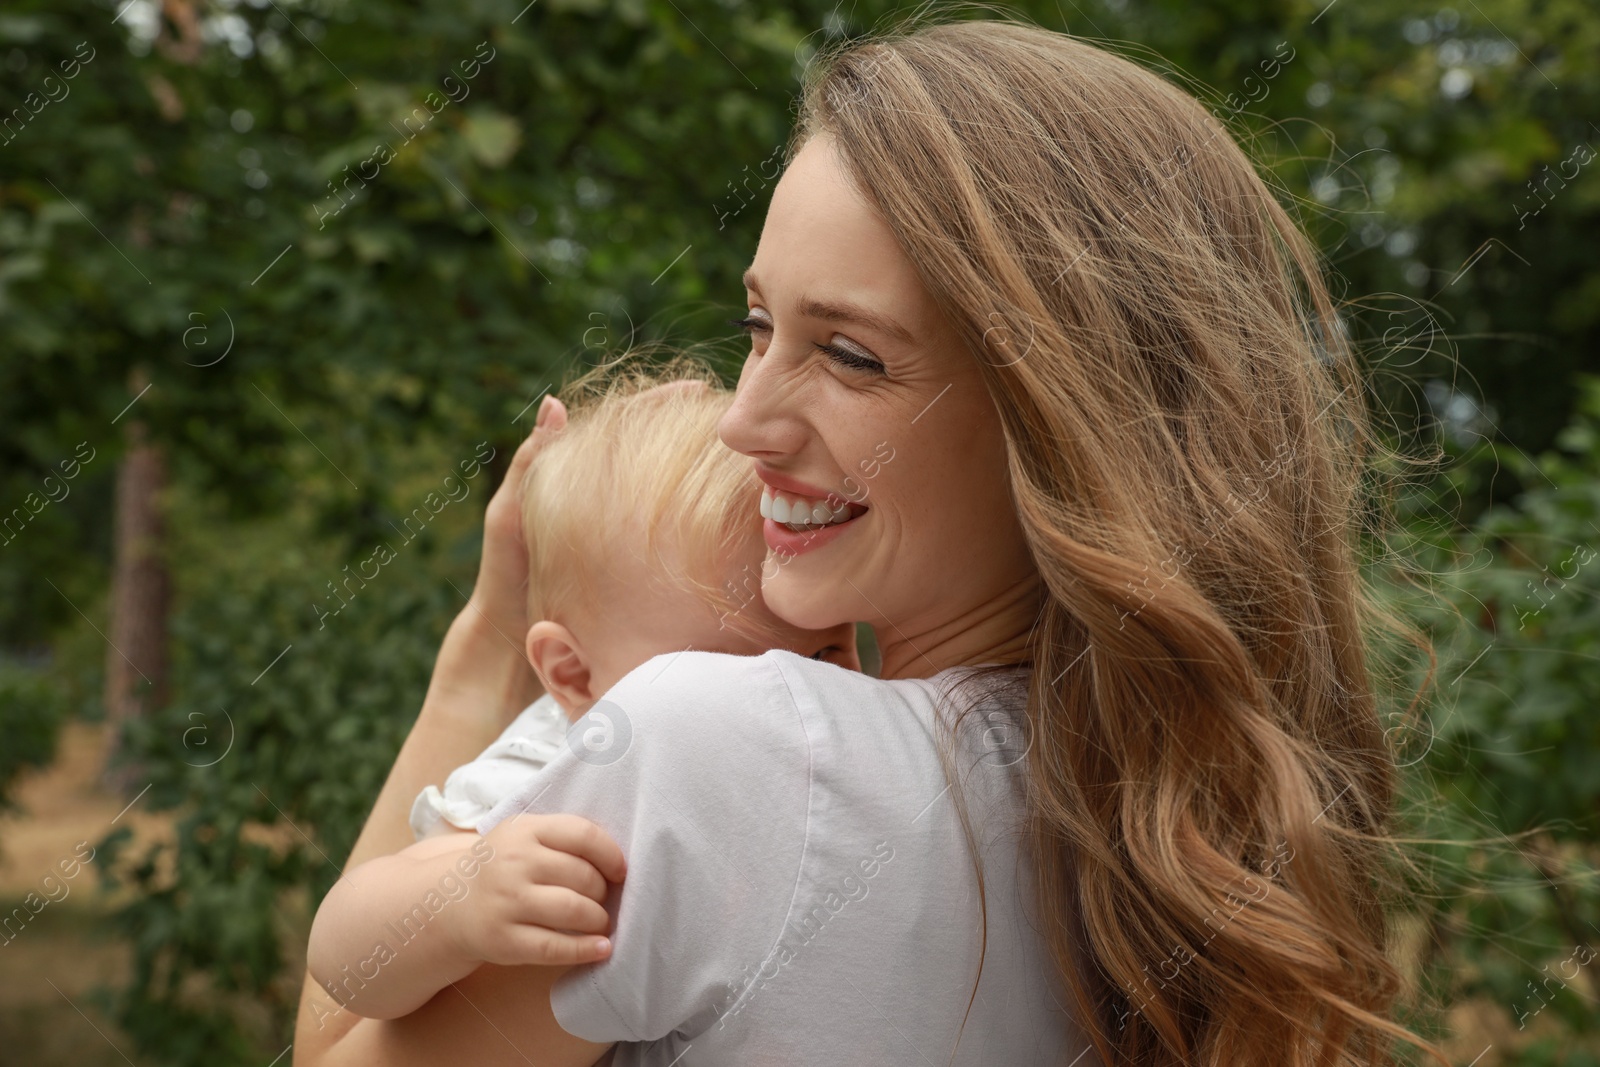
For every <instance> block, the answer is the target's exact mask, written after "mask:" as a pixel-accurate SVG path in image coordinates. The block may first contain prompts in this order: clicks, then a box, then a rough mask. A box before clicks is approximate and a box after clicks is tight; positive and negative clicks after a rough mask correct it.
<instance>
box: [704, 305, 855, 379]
mask: <svg viewBox="0 0 1600 1067" xmlns="http://www.w3.org/2000/svg"><path fill="white" fill-rule="evenodd" d="M728 324H729V325H730V326H737V327H739V329H741V330H743V331H744V332H745V333H747V334H749V335H750V336H751V337H754V336H756V335H757V334H768V333H771V332H772V324H771V323H770V322H768V321H767V320H766V319H758V318H756V317H754V316H753V315H752V316H746V317H745V318H742V319H729V320H728ZM812 343H813V344H814V345H815V347H816V349H817V351H818V352H821V353H822V354H823V355H825V356H827V357H828V358H829V359H830V360H832V361H833V362H834V363H837V364H838V365H839V366H841V367H849V368H850V369H851V370H859V371H872V372H874V373H877V374H882V373H883V364H882V363H879V362H878V361H877V360H875V359H873V358H872V357H871V356H868V355H865V354H864V353H861V352H857V351H855V350H854V349H853V348H846V347H844V346H843V345H836V344H822V343H821V342H812Z"/></svg>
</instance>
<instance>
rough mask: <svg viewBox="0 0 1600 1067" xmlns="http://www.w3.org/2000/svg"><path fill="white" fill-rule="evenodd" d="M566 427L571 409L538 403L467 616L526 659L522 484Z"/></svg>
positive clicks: (489, 531)
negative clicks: (546, 446)
mask: <svg viewBox="0 0 1600 1067" xmlns="http://www.w3.org/2000/svg"><path fill="white" fill-rule="evenodd" d="M566 424H567V409H566V407H565V406H564V405H563V404H562V403H561V401H559V400H557V399H556V398H555V397H553V396H546V397H545V398H544V399H543V400H542V401H540V403H539V413H538V414H537V415H536V416H534V427H533V432H532V433H530V434H529V435H528V437H527V439H526V440H525V441H523V442H522V444H521V446H520V447H518V449H517V453H516V455H515V456H513V457H512V459H511V467H510V469H509V470H507V471H506V476H505V480H504V481H502V482H501V483H500V488H499V489H497V490H495V494H494V496H493V497H491V498H490V499H489V507H488V510H487V511H486V512H485V513H484V517H483V559H482V560H481V561H480V562H479V564H478V581H477V584H476V585H474V586H473V587H472V596H471V598H470V599H469V600H468V602H467V610H468V611H469V612H473V613H475V614H476V615H477V616H478V617H479V618H480V619H482V621H483V622H485V623H486V624H487V625H488V626H490V627H491V628H492V629H493V630H495V631H496V632H498V633H499V634H500V635H501V636H502V637H504V638H505V639H506V640H508V641H509V642H511V644H512V646H513V647H514V648H516V649H517V650H518V655H521V649H522V642H523V638H524V636H526V634H527V632H528V626H529V622H530V620H529V619H528V547H527V544H526V542H525V541H524V539H523V529H522V483H523V481H524V479H525V477H526V475H527V473H528V466H529V465H530V464H531V463H532V462H533V457H534V456H535V455H536V454H537V453H538V451H539V449H540V448H542V447H543V446H544V443H545V442H546V441H548V440H549V439H550V438H551V437H553V436H554V435H555V434H556V433H558V432H559V431H560V430H561V429H562V427H564V426H566Z"/></svg>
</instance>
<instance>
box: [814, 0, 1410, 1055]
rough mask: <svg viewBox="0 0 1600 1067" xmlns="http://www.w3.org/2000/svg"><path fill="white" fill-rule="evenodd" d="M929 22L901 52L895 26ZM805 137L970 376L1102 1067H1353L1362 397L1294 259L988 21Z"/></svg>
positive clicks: (1361, 679) (1040, 794)
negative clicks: (1024, 562)
mask: <svg viewBox="0 0 1600 1067" xmlns="http://www.w3.org/2000/svg"><path fill="white" fill-rule="evenodd" d="M923 21H925V20H923ZM820 134H825V135H827V136H829V137H830V138H832V139H833V142H834V144H835V145H836V147H837V149H838V151H839V152H840V154H841V156H842V158H843V160H844V164H845V166H846V168H847V170H848V172H849V173H850V174H851V176H852V177H853V179H854V181H855V183H856V185H857V187H858V188H859V189H860V190H861V192H862V193H863V195H864V196H865V197H866V198H867V199H868V201H869V202H870V203H871V204H872V205H873V206H874V207H875V209H876V210H877V211H878V212H879V213H880V214H881V215H882V217H883V218H884V219H885V220H886V221H887V223H888V225H889V226H890V227H891V228H892V230H893V232H894V234H895V235H896V238H897V239H898V241H899V243H900V245H901V247H902V248H903V249H904V251H905V253H906V254H907V255H908V257H909V258H910V259H911V261H912V262H913V263H914V264H915V265H916V268H917V269H918V271H919V273H920V275H921V278H922V280H923V282H924V283H925V284H926V286H927V288H928V289H929V291H930V292H931V293H932V294H933V296H934V297H935V298H936V299H937V300H938V301H939V303H940V304H941V305H942V306H943V307H944V308H945V309H946V311H947V313H948V315H949V317H950V318H951V320H952V321H953V322H955V323H956V324H957V326H958V328H959V329H960V330H961V331H962V334H963V336H964V339H965V341H966V342H967V344H968V346H969V347H970V349H971V351H972V352H973V353H975V358H977V359H979V360H980V362H981V363H982V366H983V370H984V374H985V378H986V381H987V384H988V388H989V390H990V392H991V394H992V396H993V398H994V402H995V406H996V408H997V409H998V411H999V415H1000V418H1001V420H1002V423H1003V425H1004V430H1005V436H1006V441H1007V448H1008V462H1009V473H1010V478H1011V485H1012V490H1013V496H1014V498H1015V502H1016V507H1017V512H1018V515H1019V516H1020V519H1021V522H1022V525H1023V528H1024V530H1025V532H1026V536H1027V538H1028V541H1029V544H1030V546H1031V549H1032V552H1033V556H1034V559H1035V560H1036V562H1037V564H1038V568H1039V572H1040V575H1041V577H1042V580H1043V584H1044V587H1045V593H1046V597H1045V599H1046V603H1045V605H1044V609H1043V614H1042V617H1041V619H1040V622H1039V625H1038V628H1037V630H1036V632H1035V636H1036V644H1035V647H1034V650H1033V667H1034V669H1033V672H1032V682H1031V688H1030V691H1029V694H1028V700H1027V723H1026V725H1027V729H1028V732H1029V734H1030V738H1029V745H1030V747H1029V750H1028V757H1027V766H1028V780H1027V805H1028V819H1029V823H1028V825H1029V838H1030V843H1031V854H1032V859H1033V867H1034V869H1035V876H1036V890H1037V893H1038V896H1039V898H1040V900H1041V901H1042V903H1043V907H1042V909H1041V912H1042V914H1043V915H1044V916H1045V922H1046V924H1047V925H1046V926H1045V928H1044V929H1043V930H1042V933H1043V935H1044V936H1045V938H1046V939H1047V941H1048V943H1049V946H1050V949H1051V951H1052V955H1053V958H1054V959H1055V961H1056V963H1057V965H1058V966H1059V968H1060V970H1061V973H1062V975H1063V977H1064V980H1065V981H1066V982H1067V983H1068V986H1069V988H1070V989H1071V990H1072V991H1073V994H1074V996H1075V999H1076V1003H1077V1006H1078V1009H1079V1013H1080V1015H1081V1016H1082V1018H1083V1020H1084V1021H1085V1023H1086V1024H1087V1026H1088V1028H1089V1029H1090V1032H1091V1033H1092V1034H1093V1036H1094V1040H1095V1042H1096V1045H1097V1048H1098V1050H1099V1052H1100V1054H1101V1057H1102V1059H1103V1060H1104V1061H1105V1062H1106V1063H1108V1064H1134V1065H1138V1067H1165V1065H1168V1064H1174V1065H1175V1064H1207V1065H1212V1064H1214V1065H1219V1067H1220V1065H1226V1067H1248V1065H1258V1064H1259V1065H1271V1067H1283V1065H1311V1064H1319V1065H1320V1064H1382V1063H1388V1062H1391V1060H1392V1056H1393V1052H1392V1050H1393V1048H1394V1045H1395V1042H1396V1040H1397V1039H1398V1040H1401V1041H1412V1042H1416V1043H1421V1042H1419V1041H1418V1040H1417V1039H1415V1038H1413V1037H1412V1035H1410V1033H1409V1032H1408V1031H1407V1030H1406V1029H1405V1028H1404V1027H1402V1026H1400V1025H1399V1024H1397V1023H1396V1022H1395V1021H1394V1018H1393V1016H1394V1011H1395V1003H1396V997H1397V994H1398V991H1399V988H1400V984H1401V983H1400V976H1399V973H1398V971H1397V969H1396V967H1395V966H1394V965H1393V964H1392V962H1391V961H1390V959H1389V957H1388V953H1387V949H1386V934H1385V929H1386V923H1385V916H1384V910H1383V908H1382V907H1381V905H1380V900H1379V895H1378V892H1377V889H1376V885H1377V883H1378V881H1379V880H1380V878H1381V876H1382V875H1383V873H1384V871H1385V870H1387V869H1388V865H1387V862H1386V859H1387V856H1388V851H1387V850H1388V848H1389V847H1390V846H1389V843H1388V838H1387V837H1386V836H1385V835H1386V832H1387V831H1386V825H1387V821H1388V819H1389V817H1390V809H1391V805H1392V802H1393V794H1394V791H1395V785H1396V783H1395V769H1394V763H1393V759H1392V756H1391V754H1390V752H1389V750H1388V748H1387V746H1386V744H1385V738H1384V731H1383V728H1382V725H1381V723H1380V717H1379V713H1378V709H1377V704H1376V701H1375V696H1374V685H1373V682H1372V679H1371V677H1370V669H1369V664H1368V652H1367V650H1366V648H1365V647H1364V646H1365V638H1364V634H1366V632H1367V624H1368V622H1369V621H1371V620H1372V619H1373V618H1375V617H1376V614H1375V612H1376V609H1375V607H1374V605H1373V603H1372V602H1371V601H1370V600H1369V598H1368V596H1367V594H1366V592H1365V589H1364V585H1363V580H1362V577H1361V574H1360V572H1359V570H1358V564H1357V552H1356V544H1355V543H1356V534H1357V516H1358V513H1359V511H1360V502H1361V496H1360V488H1361V486H1360V482H1361V474H1362V471H1363V469H1364V464H1366V463H1367V462H1368V460H1369V457H1370V449H1371V447H1372V442H1373V437H1372V435H1371V433H1370V431H1369V429H1368V423H1367V417H1366V413H1365V410H1364V399H1363V387H1362V384H1361V380H1360V374H1359V371H1358V368H1357V366H1356V363H1355V360H1354V358H1353V355H1352V352H1351V351H1350V347H1349V345H1348V343H1347V338H1346V334H1345V331H1344V330H1343V328H1342V327H1341V324H1340V321H1339V317H1338V315H1337V313H1336V310H1335V307H1334V306H1333V303H1332V301H1331V300H1330V297H1329V294H1328V291H1327V289H1326V287H1325V284H1324V282H1323V280H1322V278H1321V275H1320V271H1319V263H1318V259H1317V256H1316V253H1315V250H1314V248H1313V247H1312V246H1311V244H1310V243H1309V241H1308V240H1307V239H1306V237H1305V236H1304V235H1303V234H1302V233H1301V231H1300V230H1299V228H1298V227H1297V226H1296V224H1295V223H1294V221H1293V220H1292V219H1291V218H1290V217H1289V216H1288V215H1287V214H1286V212H1285V211H1284V210H1283V208H1282V207H1281V206H1280V205H1279V203H1278V202H1277V200H1276V199H1275V198H1274V196H1273V195H1272V193H1271V191H1270V190H1269V189H1268V187H1267V186H1266V184H1265V183H1264V182H1263V181H1262V179H1261V177H1260V176H1259V175H1258V174H1257V172H1256V170H1255V168H1254V167H1253V166H1252V164H1251V162H1250V160H1249V159H1248V158H1247V157H1246V156H1245V154H1244V153H1243V152H1242V151H1241V150H1240V149H1239V147H1238V145H1237V144H1236V143H1235V142H1234V140H1233V138H1232V137H1231V136H1230V135H1229V133H1228V132H1227V130H1226V129H1225V128H1224V127H1223V126H1222V124H1221V123H1220V122H1219V121H1218V120H1217V119H1216V118H1215V117H1213V116H1212V115H1211V114H1210V113H1209V112H1208V111H1207V110H1206V109H1205V108H1204V107H1203V106H1201V104H1200V103H1199V102H1197V101H1196V100H1195V99H1194V98H1193V97H1191V96H1190V95H1188V94H1187V93H1186V92H1184V91H1182V90H1180V89H1178V88H1177V87H1175V86H1174V85H1173V84H1171V83H1169V82H1168V81H1166V80H1164V79H1163V78H1161V77H1159V76H1157V75H1156V74H1153V73H1151V72H1150V71H1147V70H1145V69H1143V68H1141V67H1140V66H1138V65H1136V64H1134V63H1132V62H1129V61H1128V60H1126V59H1123V58H1120V57H1117V56H1114V55H1112V54H1110V53H1108V52H1105V51H1102V50H1100V49H1098V48H1095V47H1093V46H1091V45H1088V44H1086V43H1083V42H1081V41H1078V40H1075V39H1073V38H1072V37H1069V36H1065V35H1063V34H1059V33H1054V32H1050V31H1046V30H1043V29H1040V28H1038V27H1034V26H1030V25H1025V24H1018V23H1013V22H1009V21H977V22H957V23H933V24H920V25H912V26H909V27H906V26H902V27H899V28H897V29H896V30H894V31H891V32H890V33H887V34H883V35H878V36H875V37H872V38H868V39H866V40H864V41H857V42H853V43H850V44H849V45H847V46H843V47H841V48H839V49H836V50H834V51H833V52H831V53H829V54H826V55H824V56H822V57H820V60H819V61H818V62H817V63H815V64H814V65H813V66H812V67H811V68H810V69H809V70H808V73H807V78H806V84H805V91H804V95H803V98H802V101H801V108H800V121H799V123H798V124H797V126H796V129H795V133H794V136H793V139H792V140H791V143H790V144H789V146H788V152H789V157H790V158H792V157H793V155H794V153H795V152H797V151H798V150H799V148H800V146H802V145H803V144H804V143H806V141H808V140H809V139H810V138H811V137H813V136H817V135H820Z"/></svg>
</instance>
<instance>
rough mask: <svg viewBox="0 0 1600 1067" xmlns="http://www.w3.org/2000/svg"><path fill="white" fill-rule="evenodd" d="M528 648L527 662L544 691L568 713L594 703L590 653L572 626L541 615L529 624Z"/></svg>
mask: <svg viewBox="0 0 1600 1067" xmlns="http://www.w3.org/2000/svg"><path fill="white" fill-rule="evenodd" d="M527 650H528V662H529V663H530V664H532V665H533V670H534V673H536V674H537V675H538V676H539V681H541V682H543V683H544V688H545V692H547V693H549V694H550V695H551V696H552V697H554V698H555V702H556V703H557V704H560V705H561V710H562V711H564V712H566V713H567V715H568V717H571V715H572V712H573V709H575V708H580V707H587V706H589V705H590V704H593V703H594V693H593V692H592V691H591V690H592V688H593V678H592V675H591V672H590V667H589V657H588V655H587V653H585V652H584V650H583V646H582V645H580V644H578V639H577V638H576V637H574V636H573V635H572V631H571V630H569V629H567V628H566V627H565V626H563V625H561V624H560V623H559V622H552V621H551V620H549V619H540V620H539V621H538V622H536V623H534V624H533V625H532V626H530V627H528V641H527Z"/></svg>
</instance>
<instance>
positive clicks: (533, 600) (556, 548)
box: [522, 353, 771, 637]
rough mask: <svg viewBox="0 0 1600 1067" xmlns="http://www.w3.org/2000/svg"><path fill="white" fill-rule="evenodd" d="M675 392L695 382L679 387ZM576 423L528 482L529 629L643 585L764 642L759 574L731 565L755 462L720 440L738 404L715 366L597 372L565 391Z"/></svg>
mask: <svg viewBox="0 0 1600 1067" xmlns="http://www.w3.org/2000/svg"><path fill="white" fill-rule="evenodd" d="M674 382H682V383H695V384H693V385H684V386H678V387H675V388H670V389H663V388H659V387H660V386H663V385H668V384H670V383H674ZM561 399H562V402H563V403H564V404H565V405H566V407H567V425H566V427H565V428H564V429H562V430H561V431H560V432H559V433H557V434H556V435H555V436H554V437H553V438H552V439H551V440H550V441H549V442H547V443H546V444H545V446H544V447H543V448H542V449H541V450H540V452H539V454H538V455H537V456H536V457H535V458H534V461H533V463H532V465H531V466H530V467H529V469H528V473H527V476H526V478H525V480H524V482H523V504H522V522H523V530H524V531H525V533H526V535H527V540H528V575H529V581H528V589H529V594H528V610H529V617H530V618H531V619H535V620H537V619H549V618H558V617H565V616H568V615H569V614H570V612H571V611H572V610H573V609H574V608H576V607H578V606H580V605H582V604H583V603H584V602H585V601H592V600H593V599H594V598H595V597H597V595H598V594H599V593H600V591H601V589H602V588H603V587H604V584H605V582H607V581H608V580H623V578H622V577H621V576H628V575H633V574H637V573H638V571H639V568H638V566H637V563H640V562H642V563H643V564H644V568H643V569H644V571H645V572H646V573H647V574H648V575H649V576H650V579H649V580H650V581H652V582H653V583H655V584H656V586H657V588H666V589H669V590H682V591H687V592H691V593H693V594H694V595H696V596H697V597H699V598H700V599H701V600H702V601H703V602H705V603H706V604H708V605H710V606H711V608H712V609H713V610H714V611H717V612H718V613H720V614H721V615H722V618H723V624H724V625H725V626H726V627H727V628H728V629H730V630H733V631H735V632H736V633H740V634H742V635H745V636H749V637H769V636H771V635H770V634H769V633H768V632H767V631H768V630H770V629H771V627H770V625H764V624H763V621H762V620H763V619H764V618H765V615H764V613H752V612H746V611H742V610H740V609H741V608H742V607H744V606H745V605H746V604H748V603H749V602H750V601H751V600H753V599H754V598H755V597H758V596H760V586H761V581H760V573H759V571H758V570H757V569H756V568H747V570H746V571H744V572H733V571H732V570H731V568H730V567H729V561H730V559H732V558H735V553H737V552H738V550H739V548H740V547H741V545H743V544H745V543H746V542H747V540H748V539H749V538H750V537H751V536H752V533H753V529H754V525H755V521H756V520H755V515H756V507H757V503H758V501H759V490H758V488H757V486H756V483H755V480H754V478H753V477H752V474H751V470H750V466H749V463H748V461H746V460H745V459H744V458H743V457H741V456H740V455H739V454H738V453H736V452H734V451H733V450H732V449H729V448H728V447H727V446H725V445H724V444H722V442H721V441H719V440H718V439H717V421H718V420H719V419H720V418H721V417H722V414H723V412H725V411H727V409H728V406H729V405H730V404H731V403H732V402H733V393H732V392H731V391H730V390H728V389H726V388H725V387H723V385H722V384H721V382H720V381H719V380H718V378H717V375H716V373H715V372H714V371H712V370H711V369H710V367H709V366H707V365H705V364H704V363H702V362H700V361H699V360H696V359H694V358H693V357H690V356H687V355H684V354H682V353H679V354H676V355H674V356H673V357H671V358H670V359H667V360H666V361H664V362H646V361H645V360H644V359H642V358H638V357H633V358H629V359H627V360H626V361H624V362H619V363H614V364H608V365H606V366H603V367H600V368H596V369H595V370H594V371H591V372H589V373H587V374H585V375H583V376H582V377H580V378H578V379H577V380H575V381H573V382H571V383H569V384H568V385H567V386H565V387H564V388H563V389H562V390H561Z"/></svg>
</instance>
